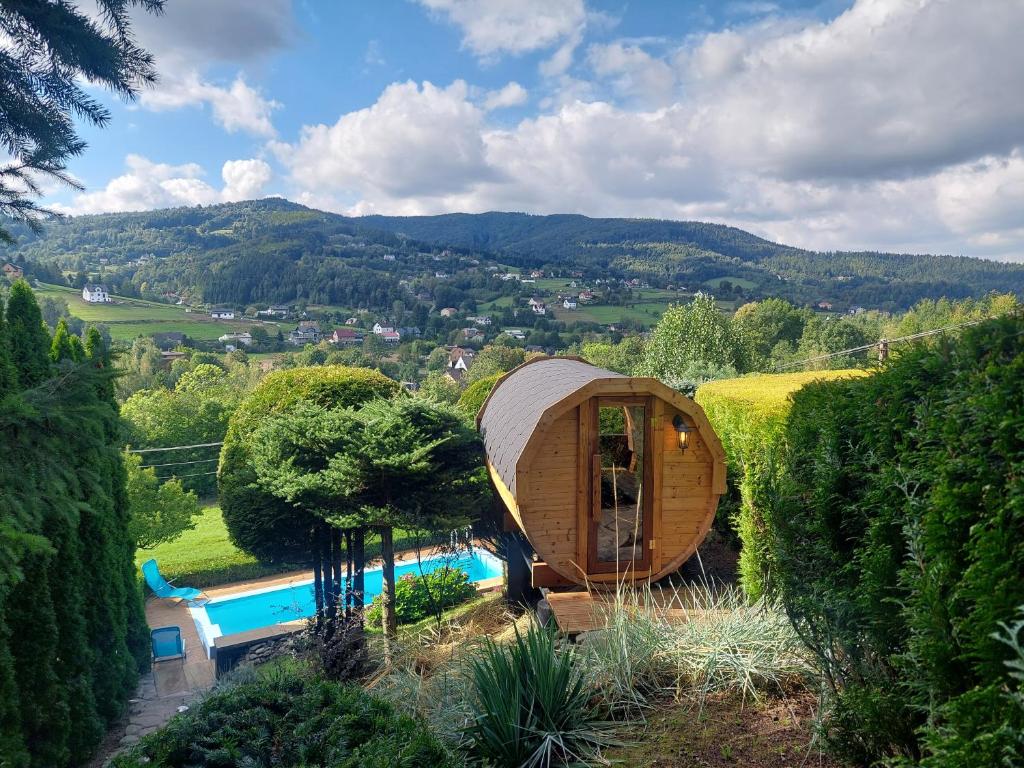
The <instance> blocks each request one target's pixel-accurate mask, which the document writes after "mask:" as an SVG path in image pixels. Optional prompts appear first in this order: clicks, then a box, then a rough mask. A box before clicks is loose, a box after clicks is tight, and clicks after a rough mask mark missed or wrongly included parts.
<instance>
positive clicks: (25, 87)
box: [0, 0, 163, 240]
mask: <svg viewBox="0 0 1024 768" xmlns="http://www.w3.org/2000/svg"><path fill="white" fill-rule="evenodd" d="M95 6H98V7H89V8H87V9H79V8H77V7H76V4H75V3H73V2H70V1H69V0H62V2H2V3H0V33H2V35H3V37H4V39H5V40H6V41H7V42H6V43H5V45H4V48H3V50H2V51H0V115H3V120H0V148H2V149H3V151H4V154H5V155H7V156H9V157H10V158H11V161H10V162H8V163H6V164H5V165H3V166H2V167H0V214H3V215H5V216H10V217H13V218H16V219H21V220H23V221H26V222H27V223H28V224H29V225H30V226H36V219H37V217H38V216H39V214H40V213H42V212H43V211H42V210H41V209H40V208H39V207H38V206H37V205H36V203H35V202H34V201H33V200H31V199H30V197H31V196H35V195H38V194H39V192H40V187H39V181H40V179H41V178H46V177H49V178H50V179H56V180H57V181H60V182H62V183H65V184H68V185H70V186H72V187H80V185H79V184H78V183H77V182H76V181H75V180H74V179H73V178H72V177H70V176H68V174H67V173H66V172H65V167H66V163H67V161H68V159H70V158H72V157H74V156H76V155H78V154H80V153H81V152H82V151H83V150H84V149H85V142H84V141H83V140H82V139H81V137H79V135H78V133H77V131H76V125H75V123H76V121H83V122H85V123H88V124H92V125H94V126H101V127H102V126H104V125H106V124H107V123H108V122H109V121H110V112H109V111H108V110H107V108H106V107H104V106H103V104H102V103H101V102H100V101H97V100H96V99H95V98H93V96H92V95H91V94H90V93H89V92H88V91H87V90H86V89H85V88H84V86H83V83H85V82H88V83H90V84H96V85H100V86H103V87H105V88H107V89H109V90H111V91H113V92H114V93H117V94H118V95H120V96H121V97H123V98H125V99H129V100H132V99H134V98H135V97H136V96H137V94H138V91H139V89H140V88H142V87H144V86H145V85H148V84H149V83H152V82H153V81H154V80H155V79H156V72H155V70H154V67H153V57H152V56H151V55H150V54H149V53H147V52H146V51H144V50H142V49H141V48H139V47H138V45H136V43H135V41H134V40H133V38H132V34H131V23H130V19H129V11H130V9H131V7H132V6H141V7H142V8H144V9H145V10H146V11H149V12H150V13H160V12H161V11H162V10H163V0H97V2H96V3H95ZM0 239H3V240H9V239H10V236H9V234H8V233H7V231H6V230H5V229H3V228H0Z"/></svg>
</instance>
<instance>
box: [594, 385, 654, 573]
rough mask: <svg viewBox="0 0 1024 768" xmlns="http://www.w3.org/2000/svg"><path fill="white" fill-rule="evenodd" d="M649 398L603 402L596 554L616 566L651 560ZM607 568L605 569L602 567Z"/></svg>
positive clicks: (605, 563) (596, 488) (638, 564)
mask: <svg viewBox="0 0 1024 768" xmlns="http://www.w3.org/2000/svg"><path fill="white" fill-rule="evenodd" d="M647 416H648V404H647V403H646V402H645V401H641V402H639V403H635V404H634V403H608V404H605V403H604V402H600V401H599V403H598V408H597V419H596V422H597V423H596V426H597V430H596V438H597V439H596V443H597V444H596V446H595V447H596V454H595V455H594V477H593V483H594V489H593V490H594V495H593V507H594V508H593V510H592V514H593V517H592V520H593V522H594V523H595V524H594V525H593V526H592V529H591V530H592V535H593V536H594V538H595V539H596V540H595V541H593V543H592V548H591V557H592V560H593V561H594V564H595V565H597V566H599V567H600V566H605V568H607V566H609V565H611V566H612V568H611V569H614V570H616V571H618V570H624V569H625V568H626V567H632V568H637V567H641V563H642V562H643V561H644V560H645V558H644V555H645V554H646V551H647V547H646V542H647V540H648V538H649V536H650V532H649V531H648V530H647V526H648V521H647V514H646V509H647V507H648V500H647V498H646V497H647V495H648V491H647V489H646V488H645V487H644V486H645V483H646V480H647V469H648V467H647V463H648V442H649V438H648V435H647V430H648V423H647ZM602 570H603V569H602Z"/></svg>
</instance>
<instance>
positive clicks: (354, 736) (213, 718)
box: [112, 661, 455, 768]
mask: <svg viewBox="0 0 1024 768" xmlns="http://www.w3.org/2000/svg"><path fill="white" fill-rule="evenodd" d="M454 764H455V763H454V761H453V759H452V757H451V755H450V754H449V753H448V752H447V751H446V750H445V749H444V747H443V746H442V745H441V743H440V742H439V741H438V740H437V738H436V737H435V736H433V735H432V734H431V733H430V732H429V731H428V730H427V728H426V726H424V725H423V724H422V723H420V722H418V721H416V720H414V719H412V718H410V717H407V716H405V715H400V714H397V713H396V712H395V711H394V709H393V708H392V707H391V705H390V704H388V703H387V702H384V701H382V700H380V699H377V698H374V697H372V696H370V695H369V694H367V693H366V692H365V691H363V690H362V689H361V688H359V687H358V686H355V685H344V684H341V683H337V682H334V681H330V680H325V679H323V678H320V677H318V676H317V675H315V674H314V673H312V672H311V671H310V670H309V669H307V668H306V667H304V666H302V665H300V664H299V663H297V662H294V661H284V662H277V663H273V664H268V665H266V666H264V667H261V668H260V669H258V670H252V669H249V670H245V671H243V672H241V673H240V674H239V676H238V677H237V678H236V680H235V681H233V682H229V683H227V684H224V685H222V686H219V687H218V688H216V689H215V690H214V691H213V693H211V694H210V695H209V696H207V697H206V698H205V699H204V700H203V701H202V702H201V703H200V704H198V705H193V706H192V709H190V710H189V711H188V712H187V713H185V714H181V715H178V716H177V717H175V718H174V719H172V720H171V721H170V723H168V724H167V725H166V726H164V727H163V728H162V729H160V730H158V731H155V732H154V733H152V734H149V735H148V736H145V737H143V738H142V740H141V741H140V742H139V743H138V744H137V745H136V746H135V747H133V748H132V749H131V751H129V752H128V753H127V754H124V755H121V756H119V757H116V758H114V761H113V763H112V768H142V767H143V766H146V768H221V766H270V765H274V766H280V768H304V767H305V766H331V768H421V766H437V767H438V768H449V767H450V766H453V765H454Z"/></svg>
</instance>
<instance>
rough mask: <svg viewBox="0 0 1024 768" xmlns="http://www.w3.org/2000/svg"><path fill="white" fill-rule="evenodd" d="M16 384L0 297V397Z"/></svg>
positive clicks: (2, 303) (16, 376)
mask: <svg viewBox="0 0 1024 768" xmlns="http://www.w3.org/2000/svg"><path fill="white" fill-rule="evenodd" d="M17 384H18V374H17V372H16V371H15V370H14V363H13V362H12V361H11V346H10V338H9V336H8V333H7V320H6V319H5V318H4V302H3V299H0V398H3V396H4V395H6V394H7V393H8V392H13V391H14V389H15V388H16V386H17Z"/></svg>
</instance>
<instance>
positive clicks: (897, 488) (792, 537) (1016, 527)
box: [768, 318, 1024, 768]
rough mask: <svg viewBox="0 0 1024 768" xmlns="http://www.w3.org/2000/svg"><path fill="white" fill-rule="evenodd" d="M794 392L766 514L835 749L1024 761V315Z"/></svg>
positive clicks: (957, 766)
mask: <svg viewBox="0 0 1024 768" xmlns="http://www.w3.org/2000/svg"><path fill="white" fill-rule="evenodd" d="M793 401H794V402H793V408H792V412H791V414H790V417H789V424H788V427H787V430H786V446H787V450H786V455H785V456H784V460H783V465H782V468H783V474H782V477H783V484H782V487H781V489H780V490H781V494H780V496H779V499H778V502H777V504H776V505H775V506H774V507H773V508H771V509H770V510H769V517H768V520H769V522H770V524H771V528H772V531H773V534H774V535H773V542H774V544H773V545H774V557H773V560H774V564H775V574H774V578H775V579H776V580H777V584H778V586H779V588H780V591H781V594H782V597H783V599H784V602H785V605H786V608H787V610H788V612H789V614H790V616H791V618H792V620H793V621H794V624H795V625H796V627H797V629H798V631H799V632H800V633H801V635H802V636H803V637H804V639H805V640H806V642H807V644H808V646H809V648H810V649H811V650H812V651H813V652H814V655H815V657H816V658H817V661H818V665H819V667H820V670H821V672H822V675H823V677H824V678H825V680H826V681H827V682H828V683H829V685H830V687H831V705H830V707H829V708H828V710H827V718H826V726H827V727H826V735H827V738H828V742H829V743H830V744H831V746H832V747H833V749H834V750H835V751H837V752H838V753H839V754H840V755H841V756H843V757H845V758H846V759H848V760H851V761H852V762H855V763H857V764H863V765H867V764H874V763H876V762H878V761H882V760H886V759H890V760H891V759H895V760H896V761H898V762H901V763H904V764H914V765H920V766H927V767H928V768H940V767H941V768H967V767H968V766H970V767H971V768H975V767H976V768H983V767H984V768H987V767H988V766H1001V765H1007V766H1009V765H1024V698H1022V696H1021V691H1020V685H1021V678H1022V676H1021V674H1020V673H1021V672H1022V671H1024V650H1022V649H1021V647H1020V642H1021V640H1022V639H1024V638H1022V637H1021V633H1022V631H1024V624H1022V625H1021V626H1018V627H1017V628H1016V630H1014V631H1009V632H1008V631H1007V630H1002V631H1001V630H1000V623H1001V622H1003V623H1009V622H1012V621H1013V620H1014V619H1015V617H1016V616H1017V615H1018V612H1019V611H1021V610H1022V608H1021V607H1022V606H1024V319H1021V318H1005V319H1000V320H995V321H990V322H987V323H985V324H984V325H980V326H978V327H976V328H973V329H971V330H969V331H967V332H966V333H964V334H963V335H962V336H961V337H960V338H958V339H946V340H943V341H942V342H941V343H940V344H939V345H937V346H936V347H933V348H919V349H915V350H912V351H909V352H906V353H904V354H902V355H901V356H900V357H899V359H898V360H896V361H895V362H893V363H892V364H890V365H889V366H888V367H887V368H885V369H884V370H882V371H881V372H880V373H877V374H875V375H874V376H871V377H868V378H864V379H857V380H846V381H837V382H827V383H818V384H812V385H809V386H807V387H805V388H804V389H802V390H801V391H800V392H798V393H796V394H795V395H794V397H793ZM1000 632H1001V634H1002V635H1003V637H1002V638H1000V637H997V633H1000ZM1014 632H1015V633H1016V638H1015V640H1014V641H1013V642H1016V643H1017V647H1016V649H1015V648H1014V647H1012V646H1013V642H1007V640H1008V639H1009V638H1008V634H1013V633H1014ZM1011 662H1013V663H1016V664H1017V665H1018V667H1017V670H1018V671H1017V676H1016V678H1014V677H1013V676H1011V674H1010V673H1011V671H1012V670H1011V669H1010V668H1009V667H1008V664H1009V663H1011Z"/></svg>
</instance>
